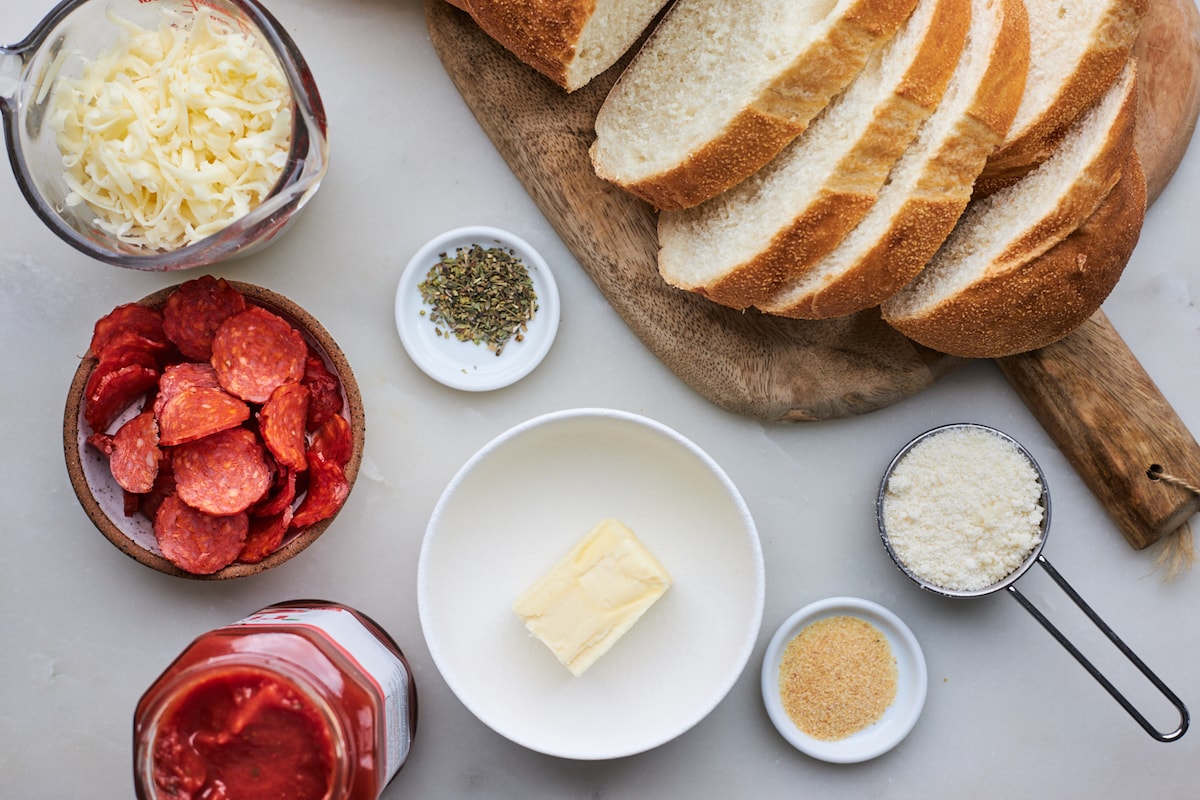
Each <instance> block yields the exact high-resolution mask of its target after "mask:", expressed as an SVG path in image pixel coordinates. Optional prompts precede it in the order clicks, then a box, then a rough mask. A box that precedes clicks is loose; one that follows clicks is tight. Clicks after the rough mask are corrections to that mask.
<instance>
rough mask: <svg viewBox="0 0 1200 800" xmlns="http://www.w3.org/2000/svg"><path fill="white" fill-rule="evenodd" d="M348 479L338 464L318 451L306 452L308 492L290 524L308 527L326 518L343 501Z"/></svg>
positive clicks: (347, 489) (333, 512) (334, 512)
mask: <svg viewBox="0 0 1200 800" xmlns="http://www.w3.org/2000/svg"><path fill="white" fill-rule="evenodd" d="M349 494H350V482H349V481H348V480H346V473H345V472H343V471H342V467H341V465H339V464H337V463H335V462H333V461H329V460H327V459H326V458H325V457H324V456H322V455H321V454H320V453H318V452H315V451H313V450H310V451H309V453H308V491H307V493H306V494H305V495H304V499H303V500H301V501H300V507H299V508H297V509H296V514H295V516H293V517H292V527H293V528H296V529H300V528H307V527H309V526H310V525H315V524H316V523H318V522H321V521H322V520H326V519H329V518H330V517H332V516H333V515H334V514H336V513H337V512H338V510H339V509H340V508H341V507H342V504H343V503H345V502H346V497H347V496H348V495H349Z"/></svg>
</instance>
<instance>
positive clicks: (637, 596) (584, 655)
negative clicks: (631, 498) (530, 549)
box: [513, 519, 671, 676]
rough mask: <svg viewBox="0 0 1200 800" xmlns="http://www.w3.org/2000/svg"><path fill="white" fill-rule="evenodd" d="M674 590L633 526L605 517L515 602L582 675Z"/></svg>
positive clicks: (533, 626)
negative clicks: (665, 595) (669, 590)
mask: <svg viewBox="0 0 1200 800" xmlns="http://www.w3.org/2000/svg"><path fill="white" fill-rule="evenodd" d="M669 588H671V576H670V575H669V574H668V573H667V571H666V570H665V569H663V566H662V564H659V563H658V560H657V559H656V558H655V557H654V556H653V555H652V554H651V553H650V551H649V550H647V549H646V547H645V545H643V544H642V543H641V542H640V541H638V538H637V537H636V536H635V535H634V534H633V531H631V530H630V529H629V528H627V527H626V526H625V525H623V524H622V523H620V522H618V521H617V520H615V519H605V520H601V522H600V523H599V524H598V525H596V527H594V528H592V530H591V532H590V533H589V534H587V535H586V536H584V537H583V538H582V539H581V540H580V541H579V542H578V543H577V544H576V545H575V546H574V547H573V548H571V551H570V552H568V553H567V554H566V555H565V556H563V558H562V559H561V560H560V561H559V562H558V563H557V564H555V565H554V566H553V567H551V568H550V570H549V571H548V572H546V574H545V575H543V576H542V577H541V578H539V579H538V580H537V581H536V582H535V583H534V584H533V585H532V586H530V587H529V588H528V589H527V590H526V591H525V592H524V594H522V595H521V596H520V597H518V598H517V599H516V601H514V602H513V611H515V612H516V613H517V616H519V617H520V618H521V619H522V620H524V622H525V627H526V628H528V629H529V631H530V632H531V633H533V635H534V636H536V637H537V638H539V639H541V640H542V642H543V643H544V644H545V645H546V646H547V647H549V648H550V650H551V651H553V653H554V655H556V656H557V657H558V660H559V661H561V662H562V663H563V665H564V666H565V667H566V668H567V669H569V670H571V673H572V674H573V675H576V676H579V675H582V674H583V673H584V671H586V670H587V668H588V667H590V666H591V665H592V664H594V663H596V660H597V659H599V658H600V656H602V655H604V654H605V653H607V652H608V651H609V649H610V648H611V647H612V646H613V645H614V644H616V642H617V640H618V639H620V638H621V637H622V636H623V635H624V634H625V632H626V631H628V630H629V629H630V628H631V627H633V624H634V623H635V622H637V621H638V619H640V618H641V616H642V615H643V614H645V613H646V611H647V609H649V608H650V606H652V605H654V603H655V602H657V601H658V598H660V597H662V596H663V594H664V593H665V592H666V591H667V589H669Z"/></svg>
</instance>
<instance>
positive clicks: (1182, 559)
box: [1146, 464, 1200, 583]
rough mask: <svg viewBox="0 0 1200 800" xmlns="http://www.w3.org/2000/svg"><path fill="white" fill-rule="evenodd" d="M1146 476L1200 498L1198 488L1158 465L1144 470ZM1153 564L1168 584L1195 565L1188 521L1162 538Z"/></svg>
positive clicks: (1194, 551)
mask: <svg viewBox="0 0 1200 800" xmlns="http://www.w3.org/2000/svg"><path fill="white" fill-rule="evenodd" d="M1146 476H1147V477H1149V478H1150V480H1152V481H1163V482H1164V483H1167V484H1170V485H1171V486H1174V487H1176V488H1178V489H1183V490H1184V491H1186V492H1190V493H1191V494H1193V495H1195V496H1197V497H1200V488H1198V487H1197V486H1195V485H1194V484H1192V483H1190V482H1189V481H1186V480H1184V479H1183V478H1180V477H1178V476H1175V475H1172V474H1171V473H1169V472H1167V471H1165V470H1164V469H1163V468H1162V467H1161V466H1159V465H1158V464H1152V465H1151V466H1150V469H1148V470H1146ZM1155 563H1156V564H1157V565H1158V566H1159V567H1160V568H1161V569H1162V570H1163V580H1165V581H1167V582H1168V583H1169V582H1170V581H1173V580H1175V579H1176V578H1177V577H1179V574H1180V573H1182V572H1186V571H1187V570H1190V569H1191V568H1192V566H1193V565H1194V564H1195V563H1196V545H1195V539H1194V537H1193V535H1192V523H1191V520H1190V519H1188V520H1184V521H1183V522H1182V523H1180V525H1179V527H1178V528H1176V529H1175V530H1173V531H1171V532H1170V533H1168V534H1167V535H1166V536H1164V537H1163V538H1162V540H1161V542H1160V547H1159V550H1158V556H1157V557H1156V558H1155Z"/></svg>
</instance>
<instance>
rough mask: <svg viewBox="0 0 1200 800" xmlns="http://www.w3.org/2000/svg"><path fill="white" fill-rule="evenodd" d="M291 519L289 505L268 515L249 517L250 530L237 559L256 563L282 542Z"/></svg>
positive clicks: (277, 547) (247, 562)
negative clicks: (276, 512)
mask: <svg viewBox="0 0 1200 800" xmlns="http://www.w3.org/2000/svg"><path fill="white" fill-rule="evenodd" d="M291 521H292V507H291V506H287V507H285V508H284V509H283V510H282V511H280V512H279V513H278V514H273V515H271V516H269V517H254V516H252V517H250V531H249V533H247V534H246V542H245V544H243V545H242V549H241V552H239V553H238V556H237V560H238V561H241V562H242V563H245V564H257V563H258V562H259V561H262V560H263V559H264V558H266V557H267V556H269V555H271V553H274V552H275V551H276V550H278V549H279V546H280V545H281V544H283V537H284V534H286V533H287V530H288V525H289V524H290V523H291Z"/></svg>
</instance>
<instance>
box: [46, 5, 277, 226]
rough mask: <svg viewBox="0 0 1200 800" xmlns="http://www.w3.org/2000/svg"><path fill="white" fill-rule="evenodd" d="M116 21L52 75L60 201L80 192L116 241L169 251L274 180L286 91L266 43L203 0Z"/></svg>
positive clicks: (226, 217)
mask: <svg viewBox="0 0 1200 800" xmlns="http://www.w3.org/2000/svg"><path fill="white" fill-rule="evenodd" d="M117 22H118V24H119V25H120V26H121V37H120V41H119V42H118V43H117V45H116V46H115V47H114V48H113V49H112V50H109V51H106V52H103V53H101V54H100V55H98V56H97V58H96V59H95V60H94V61H91V62H87V63H85V66H84V70H83V74H82V75H81V76H80V77H79V78H68V77H63V78H61V79H59V81H58V82H57V83H58V85H57V86H56V90H55V91H56V99H55V112H54V118H53V120H52V124H54V125H55V129H56V130H57V131H58V136H57V145H58V148H59V150H60V152H61V153H62V156H63V167H64V169H65V174H64V177H65V178H66V182H67V185H68V187H69V189H70V192H69V194H68V195H67V204H68V205H72V206H77V205H79V204H80V203H88V204H89V205H90V206H91V207H92V208H93V209H94V210H95V212H96V213H97V215H98V216H97V219H96V225H97V226H99V227H100V228H101V229H103V230H105V231H108V232H109V233H111V234H112V235H114V236H115V237H117V238H119V239H120V240H121V241H124V242H128V243H131V244H136V245H141V246H144V247H146V248H149V249H154V250H173V249H176V248H179V247H183V246H185V245H188V244H191V243H193V242H196V241H198V240H200V239H203V238H204V237H206V236H209V235H210V234H212V233H214V232H216V231H218V230H220V229H222V228H224V227H226V226H227V225H229V224H230V223H231V222H233V221H234V220H236V219H238V218H240V217H242V216H244V215H245V214H247V213H248V212H249V211H250V210H251V209H253V208H254V207H255V206H257V205H258V204H259V203H260V202H262V200H263V199H265V198H266V197H267V195H268V194H269V193H270V192H271V190H272V189H273V188H274V186H275V183H276V181H277V180H278V179H279V176H280V175H281V174H282V172H283V168H284V167H285V166H286V164H287V159H288V150H289V148H290V145H291V127H292V111H291V90H290V89H289V87H288V82H287V77H286V76H285V75H284V73H283V69H282V68H281V66H280V65H279V62H278V61H277V59H276V58H275V56H274V54H273V53H270V52H268V51H266V50H264V49H262V48H261V47H258V46H257V45H256V44H255V42H254V39H253V38H251V37H250V36H248V35H246V34H244V33H242V32H240V31H236V30H227V28H228V26H227V25H224V24H223V23H222V22H221V20H220V19H218V18H215V17H214V16H213V14H212V13H211V12H209V11H208V10H207V9H204V8H201V9H200V10H199V11H198V12H197V13H196V15H195V17H194V19H193V20H192V21H191V24H178V25H173V24H170V23H168V22H164V23H163V25H162V27H161V28H160V29H159V30H157V31H150V30H144V29H142V28H140V27H138V26H136V25H134V24H132V23H130V22H127V21H122V20H117Z"/></svg>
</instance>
